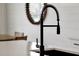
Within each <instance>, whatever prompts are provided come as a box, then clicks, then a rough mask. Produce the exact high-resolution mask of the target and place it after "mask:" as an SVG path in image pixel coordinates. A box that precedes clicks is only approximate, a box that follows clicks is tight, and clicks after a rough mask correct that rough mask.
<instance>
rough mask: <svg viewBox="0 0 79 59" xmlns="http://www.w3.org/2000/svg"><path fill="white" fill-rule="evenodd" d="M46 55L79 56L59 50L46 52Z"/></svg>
mask: <svg viewBox="0 0 79 59" xmlns="http://www.w3.org/2000/svg"><path fill="white" fill-rule="evenodd" d="M44 54H45V55H48V56H79V55H77V54H73V53H69V52H64V51H59V50H47V51H45V53H44Z"/></svg>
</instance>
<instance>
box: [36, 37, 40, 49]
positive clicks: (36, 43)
mask: <svg viewBox="0 0 79 59" xmlns="http://www.w3.org/2000/svg"><path fill="white" fill-rule="evenodd" d="M36 47H37V48H39V47H40V46H39V45H38V38H36Z"/></svg>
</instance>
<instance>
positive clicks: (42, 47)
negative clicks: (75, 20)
mask: <svg viewBox="0 0 79 59" xmlns="http://www.w3.org/2000/svg"><path fill="white" fill-rule="evenodd" d="M48 7H51V8H52V9H54V10H55V12H56V15H57V25H43V19H44V18H43V15H44V11H45V10H46V9H47V8H48ZM40 23H41V24H40V37H41V38H40V56H44V44H43V27H57V34H60V25H59V13H58V10H57V8H56V7H55V6H53V5H50V4H47V5H46V6H44V8H43V10H42V14H41V19H40Z"/></svg>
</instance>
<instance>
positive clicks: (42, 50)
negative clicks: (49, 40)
mask: <svg viewBox="0 0 79 59" xmlns="http://www.w3.org/2000/svg"><path fill="white" fill-rule="evenodd" d="M40 56H44V46H40Z"/></svg>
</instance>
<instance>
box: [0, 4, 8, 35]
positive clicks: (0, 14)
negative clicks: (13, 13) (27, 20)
mask: <svg viewBox="0 0 79 59" xmlns="http://www.w3.org/2000/svg"><path fill="white" fill-rule="evenodd" d="M5 5H6V4H4V3H0V33H1V34H4V33H7V23H6V22H7V20H6V6H5Z"/></svg>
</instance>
